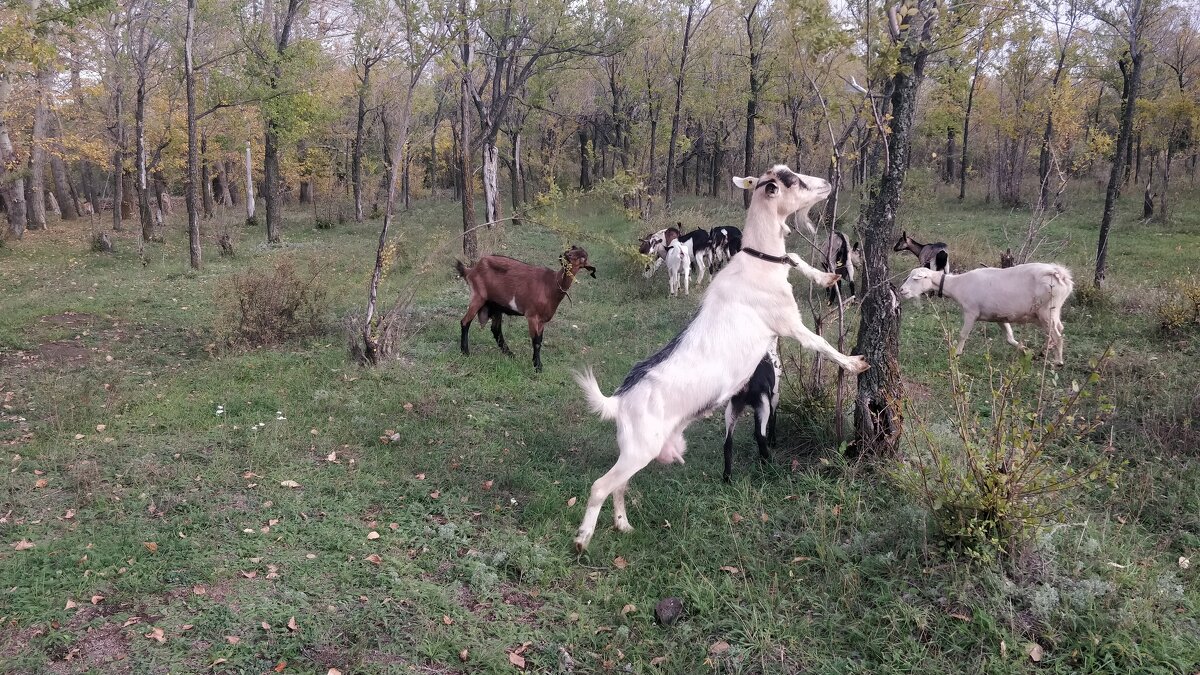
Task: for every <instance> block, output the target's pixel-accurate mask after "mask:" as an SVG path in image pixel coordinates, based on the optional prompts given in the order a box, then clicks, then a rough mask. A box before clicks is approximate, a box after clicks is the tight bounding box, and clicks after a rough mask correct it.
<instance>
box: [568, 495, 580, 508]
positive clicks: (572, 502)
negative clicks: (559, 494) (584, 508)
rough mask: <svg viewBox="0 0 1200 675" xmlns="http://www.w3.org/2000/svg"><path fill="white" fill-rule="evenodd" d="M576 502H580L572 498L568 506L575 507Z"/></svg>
mask: <svg viewBox="0 0 1200 675" xmlns="http://www.w3.org/2000/svg"><path fill="white" fill-rule="evenodd" d="M576 501H578V500H577V499H575V498H574V497H571V498H570V499H568V500H567V506H575V502H576Z"/></svg>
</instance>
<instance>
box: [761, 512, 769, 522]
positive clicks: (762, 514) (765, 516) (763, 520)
mask: <svg viewBox="0 0 1200 675" xmlns="http://www.w3.org/2000/svg"><path fill="white" fill-rule="evenodd" d="M758 519H759V520H761V521H762V522H764V523H765V522H767V521H768V520H770V518H768V517H767V514H766V513H760V514H758Z"/></svg>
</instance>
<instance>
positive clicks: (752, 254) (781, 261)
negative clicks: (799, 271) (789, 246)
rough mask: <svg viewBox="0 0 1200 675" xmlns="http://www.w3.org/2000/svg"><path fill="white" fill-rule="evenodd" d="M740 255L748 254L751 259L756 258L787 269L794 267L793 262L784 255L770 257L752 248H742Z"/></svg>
mask: <svg viewBox="0 0 1200 675" xmlns="http://www.w3.org/2000/svg"><path fill="white" fill-rule="evenodd" d="M742 253H745V254H748V255H749V256H750V257H752V258H758V259H759V260H766V261H767V262H773V263H777V264H780V265H787V266H789V267H795V266H796V263H795V261H793V260H792V259H791V258H789V257H788V256H786V255H770V254H767V253H763V252H762V251H756V250H754V249H752V248H743V249H742Z"/></svg>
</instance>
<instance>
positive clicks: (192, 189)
mask: <svg viewBox="0 0 1200 675" xmlns="http://www.w3.org/2000/svg"><path fill="white" fill-rule="evenodd" d="M186 22H187V23H186V26H185V29H184V38H183V76H184V80H185V83H186V86H187V137H188V144H187V180H186V181H184V193H183V195H184V196H183V199H184V203H185V204H186V205H187V216H188V251H189V254H190V256H189V262H190V264H191V267H192V269H194V270H198V269H200V264H201V256H202V249H201V246H200V214H199V212H198V211H199V204H197V203H196V202H197V201H198V199H197V197H198V195H197V194H196V187H197V185H196V184H197V183H198V182H199V180H200V172H199V168H200V153H199V148H198V145H197V139H196V73H195V61H194V60H193V57H192V36H193V35H194V34H195V32H196V0H187V19H186ZM249 156H250V144H249V143H247V144H246V157H247V160H249ZM249 166H250V164H249V161H247V163H246V167H247V170H249ZM247 183H249V181H247Z"/></svg>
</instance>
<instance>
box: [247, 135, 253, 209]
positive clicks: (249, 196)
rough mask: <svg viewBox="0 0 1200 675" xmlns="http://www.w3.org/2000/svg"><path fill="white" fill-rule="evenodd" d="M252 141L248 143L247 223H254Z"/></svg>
mask: <svg viewBox="0 0 1200 675" xmlns="http://www.w3.org/2000/svg"><path fill="white" fill-rule="evenodd" d="M251 159H252V158H251V156H250V141H246V222H247V223H252V222H254V164H252V163H251Z"/></svg>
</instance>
